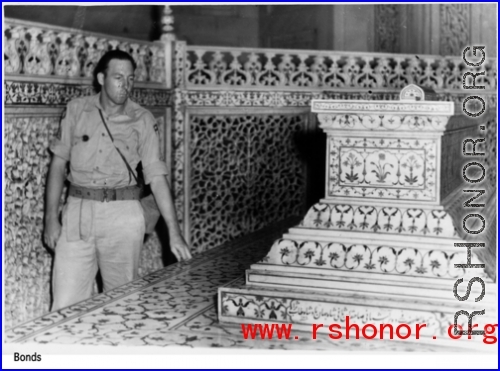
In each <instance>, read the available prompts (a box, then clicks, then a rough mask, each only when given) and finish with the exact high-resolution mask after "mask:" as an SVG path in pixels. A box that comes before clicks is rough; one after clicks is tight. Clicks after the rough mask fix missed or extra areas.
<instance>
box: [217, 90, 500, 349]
mask: <svg viewBox="0 0 500 371" xmlns="http://www.w3.org/2000/svg"><path fill="white" fill-rule="evenodd" d="M424 94H425V92H424V91H423V90H422V89H421V88H419V87H417V86H415V85H410V86H408V87H406V88H404V89H403V90H402V92H401V98H402V100H400V101H360V100H356V101H353V100H337V101H335V100H313V101H312V112H315V113H317V115H318V119H319V122H320V124H321V125H320V126H321V128H322V129H323V130H325V132H326V133H327V161H326V163H327V166H326V177H325V178H326V185H325V198H324V199H322V200H321V201H320V202H319V203H318V204H316V205H314V206H313V207H312V208H311V209H310V210H309V211H308V213H307V215H306V216H305V218H304V219H303V220H302V222H301V223H300V224H299V225H298V226H297V227H295V228H292V229H290V230H289V232H288V233H287V234H285V235H284V236H283V237H282V238H280V239H279V240H277V241H275V242H274V244H273V246H272V247H271V249H270V251H269V253H268V254H267V256H266V257H265V258H264V259H263V260H262V261H260V262H258V263H257V264H254V265H252V266H251V269H249V270H247V272H246V284H245V285H244V286H241V285H237V284H234V285H233V286H232V287H224V288H220V289H219V299H218V300H219V320H220V321H221V322H224V323H247V322H262V323H270V322H284V323H293V324H294V329H295V328H296V329H301V330H305V331H308V332H311V326H312V325H313V324H324V325H325V326H324V327H325V329H327V328H328V326H329V325H330V324H332V323H338V324H339V325H341V326H344V325H345V321H346V316H349V317H350V322H351V323H357V324H358V325H359V326H360V327H362V326H364V325H366V324H373V325H375V326H376V327H377V328H378V327H379V325H380V324H393V325H394V326H395V327H396V326H399V325H401V324H408V325H409V326H414V325H415V324H417V323H419V324H426V326H425V328H422V330H421V331H420V337H421V338H420V339H419V340H418V341H430V342H432V341H434V340H435V339H434V337H437V338H439V339H440V343H441V341H442V342H444V341H448V342H452V343H453V345H454V346H457V345H464V346H471V344H472V343H474V344H476V345H477V346H481V345H483V344H482V342H481V339H482V336H479V335H478V336H474V340H473V341H468V342H465V341H462V342H458V341H453V340H451V339H450V337H449V336H448V328H449V326H450V325H452V324H453V323H454V316H455V313H456V312H457V311H460V310H465V311H468V312H469V313H472V312H473V311H481V310H483V309H484V310H485V314H484V315H476V316H475V317H473V321H472V322H473V323H474V324H476V323H477V324H478V325H479V329H480V330H482V329H483V328H484V325H485V324H488V323H497V322H496V321H497V320H496V316H497V310H496V287H495V283H494V279H495V278H494V275H493V274H490V276H491V277H493V279H492V278H491V277H489V276H488V274H487V271H486V270H485V269H484V268H481V269H477V268H476V269H464V268H456V267H455V264H465V263H467V248H466V247H464V246H463V245H457V243H458V244H464V243H466V240H468V241H469V242H487V241H485V240H484V239H480V238H478V237H475V239H474V240H471V239H470V238H469V237H467V236H466V235H465V234H464V231H463V228H462V220H463V216H464V215H466V213H467V212H468V210H465V209H464V207H463V202H464V201H467V200H468V199H470V198H471V196H472V195H474V194H465V193H464V192H463V190H464V189H470V188H471V187H470V185H469V184H467V183H466V182H465V181H464V180H463V177H462V173H463V172H462V169H463V166H464V164H465V163H466V162H468V161H470V157H469V158H467V157H465V156H463V155H462V150H463V145H462V144H463V140H464V139H465V138H477V137H478V134H479V132H478V123H477V122H475V121H473V120H470V119H468V118H466V117H465V116H464V115H454V112H455V107H454V104H453V103H452V102H442V101H424V100H422V99H423V98H424ZM431 95H432V92H427V96H428V97H429V96H431ZM479 135H480V134H479ZM478 148H479V147H478ZM477 151H479V150H477ZM478 177H479V176H478ZM488 192H489V195H488V197H491V198H490V201H489V202H490V203H491V200H494V199H495V195H494V193H495V192H494V190H491V189H489V191H488ZM464 194H465V198H464ZM486 200H487V199H483V200H482V202H484V201H486ZM469 228H472V227H470V226H469ZM494 228H495V226H494V225H493V226H492V228H490V232H491V230H494ZM474 229H479V227H478V226H475V228H474ZM493 233H494V232H493ZM489 235H491V233H490V234H489ZM493 241H495V239H493ZM492 243H495V242H492ZM485 256H487V254H476V249H473V253H472V263H473V264H478V263H484V260H481V259H485V258H484V257H485ZM491 258H492V259H495V260H496V256H493V257H491ZM490 272H492V271H490ZM473 277H478V278H480V279H481V280H483V282H484V283H485V286H486V291H485V295H484V296H483V298H482V299H481V300H480V301H478V302H475V301H474V298H478V297H480V296H481V285H480V284H479V282H476V283H475V284H474V285H472V289H471V292H470V298H469V299H468V300H465V301H459V300H457V298H456V296H455V294H454V286H455V285H456V282H457V280H458V279H459V278H463V279H464V282H462V283H461V284H460V285H459V286H458V291H457V294H458V295H460V296H464V295H465V291H466V288H467V284H468V282H469V281H470V280H471V279H472V278H473ZM466 323H467V317H466V316H465V315H462V316H461V317H459V319H458V324H460V325H462V326H464V329H467V327H466ZM414 330H415V328H414ZM370 333H371V332H370ZM414 336H415V333H414V332H413V333H412V338H413V339H414ZM422 339H423V340H422ZM410 340H411V338H410ZM459 343H461V344H459Z"/></svg>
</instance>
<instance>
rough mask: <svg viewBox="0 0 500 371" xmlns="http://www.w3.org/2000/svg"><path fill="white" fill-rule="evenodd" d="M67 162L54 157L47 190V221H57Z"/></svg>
mask: <svg viewBox="0 0 500 371" xmlns="http://www.w3.org/2000/svg"><path fill="white" fill-rule="evenodd" d="M65 169H66V160H64V159H62V158H61V157H58V156H54V157H53V158H52V161H51V163H50V168H49V176H48V178H47V186H46V190H45V220H49V219H57V218H58V213H59V202H60V200H61V194H62V189H63V185H64V177H65Z"/></svg>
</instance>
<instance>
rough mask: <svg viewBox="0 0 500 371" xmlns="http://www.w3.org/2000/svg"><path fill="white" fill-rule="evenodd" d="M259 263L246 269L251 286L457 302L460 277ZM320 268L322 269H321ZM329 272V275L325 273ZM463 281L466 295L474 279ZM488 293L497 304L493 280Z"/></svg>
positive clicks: (486, 299) (477, 292)
mask: <svg viewBox="0 0 500 371" xmlns="http://www.w3.org/2000/svg"><path fill="white" fill-rule="evenodd" d="M259 267H262V266H261V265H259V264H253V265H252V269H248V270H247V271H246V284H247V286H262V287H276V288H287V287H288V288H296V289H300V288H303V289H306V290H316V291H324V292H325V293H328V294H333V293H338V292H354V291H355V292H359V293H363V294H377V295H379V296H383V297H399V296H402V297H410V298H436V299H441V300H443V301H450V302H452V303H456V301H457V299H456V297H455V295H454V292H453V290H454V285H455V283H456V281H457V279H448V280H442V279H433V278H425V277H423V278H416V277H411V276H401V277H396V276H393V275H385V274H381V273H363V272H346V271H331V270H330V271H327V272H324V271H323V272H321V271H319V270H315V272H311V269H307V268H300V267H293V268H291V269H287V267H275V269H274V270H267V269H266V268H267V267H265V266H264V267H262V268H264V269H259ZM318 271H319V272H318ZM324 273H327V274H324ZM460 278H463V281H462V282H461V283H460V284H459V285H458V286H457V294H458V295H459V296H462V297H463V296H465V295H466V291H467V287H468V285H469V282H470V279H471V278H473V277H460ZM483 281H484V284H485V294H484V296H483V299H482V300H481V301H482V302H483V303H488V304H489V305H491V306H493V307H494V306H496V304H497V300H496V292H497V286H496V283H494V282H493V281H491V280H487V279H484V280H483ZM481 291H482V285H481V283H479V282H475V283H473V284H472V285H471V289H470V293H469V297H470V298H477V297H480V296H481Z"/></svg>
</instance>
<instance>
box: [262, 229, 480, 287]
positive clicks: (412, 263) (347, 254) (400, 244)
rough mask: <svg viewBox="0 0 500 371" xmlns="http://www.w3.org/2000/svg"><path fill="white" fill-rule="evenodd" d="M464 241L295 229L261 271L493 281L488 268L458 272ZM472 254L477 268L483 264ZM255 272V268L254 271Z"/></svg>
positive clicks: (463, 256)
mask: <svg viewBox="0 0 500 371" xmlns="http://www.w3.org/2000/svg"><path fill="white" fill-rule="evenodd" d="M455 243H460V244H464V243H466V241H464V240H460V239H447V238H446V239H445V238H443V239H438V238H431V237H427V238H426V237H419V236H413V237H411V236H381V235H375V234H362V233H357V232H348V231H318V230H305V229H301V228H292V229H290V231H289V233H286V234H284V235H283V237H282V238H280V239H278V240H276V241H275V242H274V243H273V245H272V246H271V249H270V250H269V252H268V254H267V255H266V256H265V257H264V258H263V259H262V260H261V261H260V262H258V264H259V267H258V268H256V269H265V270H276V269H278V267H280V266H282V267H287V269H290V268H292V267H293V268H308V269H311V270H320V271H322V272H324V274H329V272H330V271H343V272H365V273H383V274H385V275H393V276H396V277H401V276H413V277H416V278H420V277H425V278H434V279H443V280H447V279H456V278H457V277H463V276H466V275H468V274H470V275H473V276H477V277H481V278H483V279H484V280H487V279H488V275H487V273H486V271H485V269H484V268H475V269H467V270H468V271H469V272H467V271H466V269H464V268H456V267H455V264H465V263H467V248H466V247H464V246H460V245H458V246H455V245H454V244H455ZM477 251H478V250H476V248H475V247H474V248H472V258H471V263H472V264H482V263H484V262H483V261H482V260H480V258H479V257H478V255H477V254H476V252H477ZM252 268H253V267H252Z"/></svg>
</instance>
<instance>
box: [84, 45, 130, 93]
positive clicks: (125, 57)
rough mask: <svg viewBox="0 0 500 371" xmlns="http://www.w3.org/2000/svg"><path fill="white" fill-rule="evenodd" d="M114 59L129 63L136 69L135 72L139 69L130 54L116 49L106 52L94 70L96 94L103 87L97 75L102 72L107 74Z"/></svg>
mask: <svg viewBox="0 0 500 371" xmlns="http://www.w3.org/2000/svg"><path fill="white" fill-rule="evenodd" d="M113 59H118V60H121V61H129V62H130V63H132V68H133V69H134V71H135V69H136V68H137V63H135V61H134V58H132V56H131V55H130V54H129V53H127V52H124V51H123V50H118V49H114V50H110V51H108V52H106V53H105V54H104V55H103V56H102V57H101V59H99V62H97V65H96V66H95V68H94V83H93V85H94V90H95V91H96V92H100V91H101V85H99V81H97V74H99V73H101V72H102V73H104V74H106V70H107V69H108V66H109V62H111V61H112V60H113Z"/></svg>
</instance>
